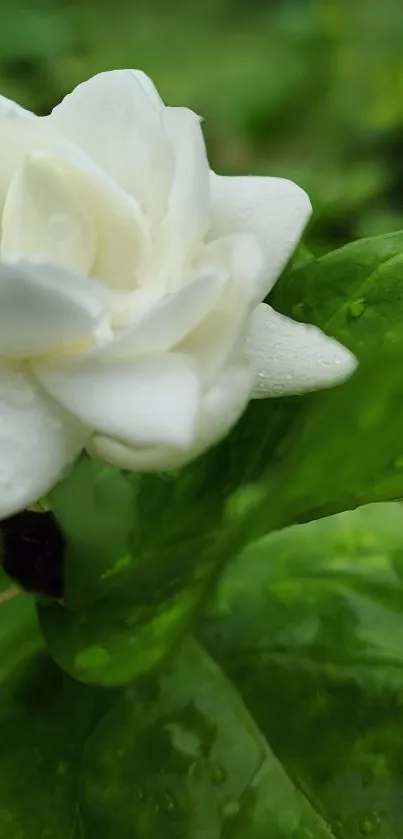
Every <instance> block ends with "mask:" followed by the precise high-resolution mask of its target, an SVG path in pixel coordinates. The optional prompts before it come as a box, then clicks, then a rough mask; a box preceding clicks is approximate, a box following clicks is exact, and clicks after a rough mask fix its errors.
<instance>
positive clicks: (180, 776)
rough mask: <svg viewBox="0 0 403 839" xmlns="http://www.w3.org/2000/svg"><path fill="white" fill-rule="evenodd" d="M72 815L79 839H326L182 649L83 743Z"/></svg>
mask: <svg viewBox="0 0 403 839" xmlns="http://www.w3.org/2000/svg"><path fill="white" fill-rule="evenodd" d="M128 732H130V736H128ZM82 816H83V823H84V827H85V835H86V837H88V839H92V837H94V839H95V837H99V839H102V837H109V836H110V835H111V834H114V835H118V836H119V839H129V837H130V839H132V837H133V835H135V836H136V837H137V839H143V837H144V839H154V837H155V838H156V837H161V839H179V837H183V839H185V837H186V839H193V837H194V839H196V837H197V839H199V837H200V839H201V837H202V836H206V837H208V839H222V837H224V836H225V837H226V839H227V837H228V839H230V837H231V839H238V838H239V839H241V837H245V836H248V837H251V839H261V837H262V839H263V837H267V836H270V839H292V838H293V839H299V837H303V836H304V837H306V838H307V839H308V837H311V839H330V837H331V833H330V832H329V830H328V829H327V828H326V826H325V824H324V822H323V821H322V819H321V818H320V817H319V816H318V815H317V814H316V813H315V811H314V810H313V809H312V807H311V806H310V805H309V803H308V801H307V800H306V799H305V798H304V796H303V795H301V794H300V793H299V792H298V791H297V790H296V788H295V787H294V786H293V784H292V782H291V780H290V779H289V778H288V777H287V775H286V773H285V772H284V770H283V769H282V767H281V766H280V764H279V762H278V761H277V759H276V758H275V757H274V755H273V753H272V752H271V750H270V749H269V747H268V746H267V744H266V743H265V741H264V740H263V739H262V737H261V735H260V733H259V731H258V729H256V728H255V726H254V724H253V721H252V719H251V718H250V717H249V715H248V713H247V711H246V709H245V708H244V706H243V704H242V702H241V701H240V699H239V697H238V695H237V694H236V692H235V691H234V690H233V688H232V687H231V685H230V684H229V683H228V682H227V681H226V679H225V677H224V676H223V674H222V673H221V672H220V670H219V668H217V666H216V665H215V664H214V663H213V662H212V661H211V660H210V659H209V657H208V656H207V655H206V654H205V653H204V652H203V651H202V650H201V649H200V648H199V647H198V646H197V645H196V644H195V643H194V642H190V641H189V642H186V644H185V646H184V648H183V649H182V651H181V652H180V654H179V656H177V658H176V659H175V661H174V662H173V664H172V666H171V668H170V670H169V671H168V673H167V674H166V675H162V676H161V678H160V680H158V681H157V680H154V679H151V680H148V681H146V682H144V683H142V685H140V686H139V687H138V688H137V689H136V690H131V689H130V690H128V691H127V693H126V696H125V698H124V699H123V700H122V701H121V702H119V703H117V705H116V706H115V707H114V708H113V709H112V710H111V711H110V712H109V713H108V714H107V715H106V716H105V717H104V719H103V720H102V722H101V723H100V725H99V727H98V728H97V730H96V731H95V733H94V734H93V736H92V737H91V740H90V742H89V744H88V748H87V751H86V760H85V763H84V774H83V795H82Z"/></svg>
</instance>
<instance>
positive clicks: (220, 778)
mask: <svg viewBox="0 0 403 839" xmlns="http://www.w3.org/2000/svg"><path fill="white" fill-rule="evenodd" d="M226 779H227V773H226V771H225V769H224V768H223V767H222V766H213V767H212V769H211V780H212V782H213V784H223V783H224V781H226Z"/></svg>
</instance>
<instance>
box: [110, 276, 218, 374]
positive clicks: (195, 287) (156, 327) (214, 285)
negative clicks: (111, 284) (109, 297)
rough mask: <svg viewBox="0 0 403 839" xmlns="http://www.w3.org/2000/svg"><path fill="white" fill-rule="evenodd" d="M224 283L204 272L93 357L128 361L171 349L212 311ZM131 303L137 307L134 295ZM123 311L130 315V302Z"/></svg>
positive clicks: (160, 301) (165, 298)
mask: <svg viewBox="0 0 403 839" xmlns="http://www.w3.org/2000/svg"><path fill="white" fill-rule="evenodd" d="M225 280H226V276H225V274H223V273H220V272H218V271H216V272H215V273H214V272H213V271H212V270H210V272H209V271H207V270H205V272H204V273H201V275H200V276H198V277H197V278H196V279H195V280H194V281H193V282H190V283H189V285H187V286H185V288H183V289H181V290H180V291H178V292H177V293H176V294H167V295H165V296H164V297H162V298H161V299H160V300H159V301H158V302H157V303H156V304H155V305H154V306H153V307H152V308H151V310H150V312H149V313H147V314H146V315H145V316H144V317H142V318H140V320H138V321H137V322H136V323H134V325H133V326H132V327H131V328H130V329H129V330H127V332H125V333H124V334H123V335H122V337H120V338H118V339H117V340H115V341H114V342H112V343H111V344H108V345H107V346H106V347H104V348H102V349H100V350H98V351H94V352H95V354H96V355H97V357H98V359H101V358H103V359H104V358H107V359H113V358H129V357H133V356H138V355H146V354H148V353H155V352H166V351H167V350H170V349H172V348H173V347H175V346H177V344H179V342H180V341H183V339H184V338H185V336H186V335H188V334H189V333H190V332H191V331H192V330H193V329H195V327H196V326H197V325H198V324H199V323H200V321H202V320H203V319H204V318H205V317H206V316H207V314H208V313H209V312H210V311H211V309H212V308H213V307H214V305H215V304H216V303H217V300H218V298H219V296H220V293H221V291H222V289H223V286H224V284H225ZM140 291H141V289H140ZM133 303H134V305H135V304H136V293H134V295H133ZM125 309H126V310H127V309H128V310H129V312H130V300H127V301H126V302H125Z"/></svg>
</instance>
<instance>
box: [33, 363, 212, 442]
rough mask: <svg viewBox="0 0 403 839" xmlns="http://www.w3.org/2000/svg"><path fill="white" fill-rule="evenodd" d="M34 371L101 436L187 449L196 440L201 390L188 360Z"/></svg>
mask: <svg viewBox="0 0 403 839" xmlns="http://www.w3.org/2000/svg"><path fill="white" fill-rule="evenodd" d="M33 369H34V372H35V375H36V376H38V378H39V379H40V381H41V382H42V384H43V385H44V386H45V387H46V389H47V390H48V391H49V393H51V395H52V396H54V398H55V399H56V400H57V401H58V402H60V403H61V404H62V405H63V406H64V407H65V408H66V409H67V410H68V411H71V413H73V414H75V415H76V416H77V417H79V418H80V419H81V420H82V421H83V422H84V423H86V424H88V425H91V426H92V427H93V428H95V429H96V430H97V431H98V432H99V433H100V434H105V435H108V436H111V437H117V438H118V439H120V440H122V441H123V442H127V443H129V444H131V445H138V446H148V445H151V444H167V443H168V444H172V445H175V446H178V447H186V446H187V445H188V444H189V440H191V439H192V436H193V431H194V423H195V417H196V412H197V409H198V403H199V384H198V380H197V378H196V375H195V373H194V371H193V368H192V366H191V364H190V363H189V361H188V359H187V358H186V357H185V356H180V355H174V354H171V355H170V354H165V355H157V354H154V355H152V356H150V357H149V358H145V359H143V358H142V359H139V360H136V361H133V362H131V361H129V362H127V363H122V362H120V363H119V362H117V363H113V362H111V363H103V364H101V363H97V362H96V361H94V362H92V361H87V362H85V361H82V362H81V363H75V364H74V363H70V364H68V363H65V364H61V363H60V364H58V365H56V364H53V365H45V364H43V365H41V364H37V365H35V366H34V368H33Z"/></svg>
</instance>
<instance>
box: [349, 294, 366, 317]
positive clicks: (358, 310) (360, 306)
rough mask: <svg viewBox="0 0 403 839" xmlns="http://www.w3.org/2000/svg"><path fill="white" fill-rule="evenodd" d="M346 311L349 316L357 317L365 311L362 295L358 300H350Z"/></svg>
mask: <svg viewBox="0 0 403 839" xmlns="http://www.w3.org/2000/svg"><path fill="white" fill-rule="evenodd" d="M348 312H349V315H350V317H352V318H359V317H360V316H361V315H362V314H363V312H365V300H363V298H362V297H361V298H359V299H358V300H352V302H351V303H350V305H349V307H348Z"/></svg>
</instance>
